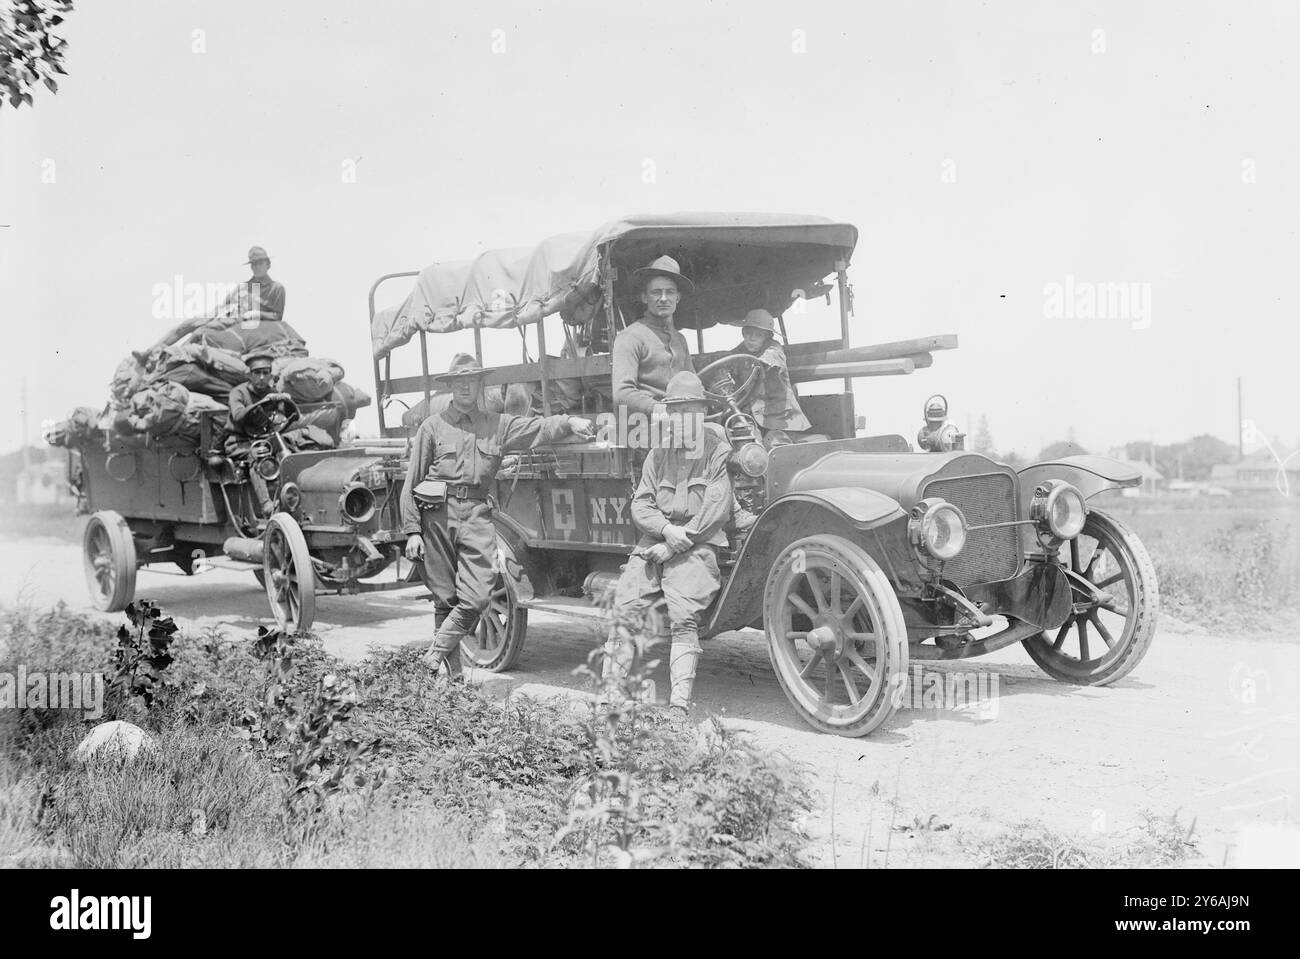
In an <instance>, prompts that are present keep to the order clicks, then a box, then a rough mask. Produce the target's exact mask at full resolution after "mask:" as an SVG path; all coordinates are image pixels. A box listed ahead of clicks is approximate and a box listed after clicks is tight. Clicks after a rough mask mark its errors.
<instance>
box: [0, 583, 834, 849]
mask: <svg viewBox="0 0 1300 959" xmlns="http://www.w3.org/2000/svg"><path fill="white" fill-rule="evenodd" d="M126 618H127V622H126V623H124V624H123V625H122V626H121V627H118V626H115V625H114V624H112V623H108V622H106V621H104V620H102V619H99V618H92V617H89V616H82V615H80V614H76V613H73V612H71V611H70V610H68V608H67V607H65V606H62V605H60V606H58V607H55V608H54V609H50V610H34V609H32V608H30V607H25V606H17V607H9V608H4V609H0V673H3V672H8V673H10V674H15V673H16V671H17V668H18V666H19V665H20V664H24V665H26V668H27V670H28V671H29V672H31V671H35V670H37V669H41V670H44V671H46V672H54V671H61V672H69V671H99V672H102V673H104V674H105V677H106V680H107V683H106V685H107V693H106V696H105V703H104V715H103V716H102V717H99V718H98V719H94V720H88V719H85V718H84V717H83V715H82V713H81V712H77V711H71V710H50V709H18V708H15V709H0V865H7V866H20V867H21V866H31V867H51V866H53V867H59V866H67V867H79V868H123V867H138V866H153V867H164V866H170V867H238V866H244V867H332V866H380V865H385V866H427V867H447V866H480V867H505V868H515V867H519V866H541V867H553V866H560V867H563V866H591V865H596V866H662V865H676V866H681V865H686V866H757V865H764V866H799V865H801V864H802V860H801V858H800V855H801V853H802V852H803V850H804V848H805V846H806V844H807V839H806V837H805V836H804V835H803V833H802V832H801V831H800V829H798V828H797V827H796V826H795V825H794V824H795V823H796V822H798V821H800V820H801V818H802V817H803V816H804V815H805V814H806V813H807V811H808V810H809V809H810V808H811V805H812V801H813V797H812V794H811V791H810V788H809V785H808V780H807V775H806V772H805V770H804V768H803V767H801V766H798V765H796V764H795V763H793V762H791V761H789V760H787V759H785V758H783V757H781V756H779V755H775V754H773V753H771V752H769V751H766V750H762V749H759V748H757V747H755V746H753V745H752V744H751V743H749V742H748V741H747V740H746V739H745V738H744V737H743V736H741V735H740V734H737V733H735V732H732V731H729V730H726V729H724V728H722V727H721V726H720V725H718V724H713V723H710V724H705V725H703V726H699V727H696V726H692V725H688V724H683V723H680V722H674V721H672V720H670V719H668V718H667V717H665V716H664V715H663V714H662V713H660V712H659V711H658V710H656V709H654V708H652V707H647V706H644V705H641V704H640V703H639V702H638V701H637V698H638V697H639V695H640V690H641V689H642V680H643V677H644V675H646V670H648V669H649V668H652V663H653V660H652V659H651V649H650V648H649V647H647V646H646V644H645V642H644V640H642V639H640V638H639V637H634V647H635V649H636V650H637V659H636V662H635V663H634V668H633V669H632V670H631V671H630V672H629V674H628V675H627V676H626V677H624V678H621V679H610V680H605V679H603V678H602V675H601V674H602V672H603V671H602V669H601V668H600V667H601V663H600V660H601V656H602V653H601V651H600V650H599V649H598V650H596V651H595V652H594V653H593V657H592V662H591V663H590V664H588V665H587V666H585V667H581V671H583V672H584V673H585V674H586V675H587V676H588V677H589V678H590V679H591V682H592V686H593V696H592V699H591V701H590V702H589V703H583V702H575V701H573V700H569V699H559V700H555V701H550V700H547V701H534V700H530V699H526V698H519V697H515V698H511V699H508V700H506V701H504V702H498V701H494V700H493V699H492V698H490V697H489V696H488V695H486V694H484V693H483V692H482V691H481V690H480V689H479V688H478V687H477V686H476V685H474V684H470V683H462V682H453V683H451V684H446V683H439V684H436V685H435V679H434V677H433V675H432V674H431V673H430V672H429V671H428V669H427V668H426V667H424V666H423V664H422V663H421V661H420V656H419V653H418V652H416V651H414V650H398V651H384V652H375V653H374V654H372V655H371V656H370V657H369V658H368V659H366V660H364V661H362V662H360V663H355V664H343V663H340V662H338V661H336V660H334V659H332V658H331V657H330V656H328V655H326V654H325V653H324V652H323V651H322V649H321V645H320V643H319V642H318V641H317V640H315V639H314V638H312V637H310V636H300V637H290V636H286V635H284V634H282V633H279V632H277V631H266V630H263V631H261V633H260V635H259V637H258V638H257V639H256V640H255V641H252V642H248V641H243V642H237V641H232V640H230V639H228V638H226V637H225V636H224V635H222V633H221V632H220V631H213V630H209V631H206V632H204V633H203V634H201V635H198V636H188V635H185V634H183V633H182V632H180V631H179V630H178V629H177V628H176V626H175V624H174V623H172V622H171V620H170V619H169V618H167V617H166V615H165V613H164V611H162V610H160V609H158V608H157V607H156V606H153V605H152V604H150V603H148V602H147V601H140V602H137V603H135V604H133V605H132V606H131V607H130V608H128V611H127V614H126ZM114 719H122V720H127V721H129V722H132V723H134V724H136V725H138V726H140V727H141V728H143V729H144V730H145V731H146V732H147V733H148V736H149V740H148V741H147V743H146V745H145V746H144V747H143V748H142V749H141V751H140V752H139V754H138V755H137V756H136V758H135V759H134V760H133V761H124V760H123V759H121V758H120V756H114V755H113V754H111V753H110V754H106V755H100V756H97V757H94V758H91V759H89V760H86V761H82V760H80V759H78V758H77V757H76V747H77V745H78V743H79V742H81V740H82V739H83V738H84V737H85V736H86V734H87V732H88V731H89V730H90V729H91V728H92V727H93V726H95V725H97V724H98V723H102V722H105V721H109V720H114Z"/></svg>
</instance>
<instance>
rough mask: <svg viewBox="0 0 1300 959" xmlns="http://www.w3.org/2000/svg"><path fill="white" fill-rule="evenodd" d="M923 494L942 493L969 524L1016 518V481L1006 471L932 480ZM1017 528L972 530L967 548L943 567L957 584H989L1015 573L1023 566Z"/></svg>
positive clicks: (946, 575)
mask: <svg viewBox="0 0 1300 959" xmlns="http://www.w3.org/2000/svg"><path fill="white" fill-rule="evenodd" d="M923 495H924V496H927V497H929V496H941V497H943V498H944V499H946V500H947V501H948V502H949V503H952V505H954V506H956V507H957V508H958V509H960V510H961V511H962V513H963V514H964V515H965V516H966V523H967V525H968V526H982V525H984V524H985V523H1009V522H1011V521H1013V520H1015V519H1016V484H1015V480H1014V479H1012V478H1011V477H1010V476H1008V475H1007V474H1006V473H985V474H983V475H980V476H948V477H942V478H940V479H936V480H931V481H930V483H929V484H928V485H927V486H926V487H925V492H924V494H923ZM1018 529H1019V528H1018V527H1015V526H1002V527H998V528H997V529H982V530H971V531H970V533H969V534H968V535H967V537H966V547H965V548H964V549H963V550H962V551H961V552H960V553H958V554H957V558H956V559H954V560H951V561H950V562H948V563H947V564H946V565H945V566H944V568H943V575H944V578H945V579H950V580H952V581H953V582H954V583H956V584H957V585H958V586H969V585H971V584H972V583H989V582H993V581H995V580H999V579H1007V578H1009V577H1011V576H1014V575H1015V574H1016V572H1017V571H1018V570H1019V568H1020V533H1019V531H1018Z"/></svg>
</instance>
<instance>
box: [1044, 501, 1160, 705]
mask: <svg viewBox="0 0 1300 959" xmlns="http://www.w3.org/2000/svg"><path fill="white" fill-rule="evenodd" d="M1098 531H1100V532H1101V533H1102V535H1104V536H1106V537H1108V538H1109V539H1110V540H1111V541H1112V542H1113V543H1115V544H1117V545H1118V546H1119V547H1120V548H1121V549H1123V550H1124V551H1125V552H1127V553H1128V556H1127V557H1126V558H1127V560H1128V562H1129V566H1130V568H1131V569H1132V570H1133V572H1134V574H1135V578H1136V582H1135V583H1134V584H1133V604H1132V608H1133V609H1134V611H1135V612H1136V615H1137V620H1136V623H1135V625H1134V628H1133V631H1132V635H1131V636H1130V637H1129V640H1128V643H1127V648H1126V649H1124V651H1123V652H1122V653H1121V654H1120V655H1119V656H1118V657H1116V658H1115V659H1114V660H1113V661H1111V662H1110V663H1107V664H1106V665H1105V666H1104V667H1093V668H1091V669H1079V668H1070V667H1068V666H1065V667H1063V666H1062V664H1061V662H1060V660H1059V658H1058V655H1057V654H1055V653H1053V651H1052V643H1051V641H1050V640H1049V639H1048V638H1047V636H1046V635H1045V634H1044V633H1039V634H1038V635H1037V636H1032V637H1030V638H1029V639H1026V640H1024V641H1023V642H1024V646H1025V652H1027V653H1028V654H1029V658H1030V659H1032V660H1033V661H1034V662H1035V663H1037V664H1038V667H1039V668H1040V669H1041V670H1042V671H1043V672H1045V673H1047V675H1049V676H1051V677H1052V678H1053V679H1055V680H1057V681H1059V682H1063V683H1071V684H1073V685H1076V686H1105V685H1108V684H1110V683H1113V682H1115V681H1116V680H1118V679H1121V678H1123V677H1124V676H1127V675H1128V674H1129V673H1130V672H1132V671H1133V669H1134V668H1135V667H1136V666H1137V664H1138V663H1140V662H1142V657H1144V656H1145V655H1146V654H1147V650H1148V649H1150V648H1151V642H1152V640H1154V639H1155V634H1156V622H1157V620H1158V619H1159V614H1160V589H1159V585H1158V584H1157V582H1156V568H1155V564H1154V563H1152V562H1151V557H1150V555H1148V553H1147V551H1146V547H1145V546H1143V545H1142V541H1141V540H1140V539H1138V537H1137V534H1136V533H1134V532H1133V531H1132V530H1131V529H1129V528H1128V526H1126V525H1125V524H1124V523H1122V522H1120V521H1119V520H1117V519H1116V518H1115V517H1113V516H1110V515H1108V514H1106V513H1104V512H1101V511H1100V510H1090V511H1089V512H1088V519H1087V521H1086V522H1085V523H1084V526H1083V533H1082V534H1081V535H1084V536H1093V537H1094V538H1098V539H1099V538H1100V537H1097V536H1096V533H1097V532H1098ZM1125 632H1126V633H1127V632H1128V626H1127V625H1126V626H1125Z"/></svg>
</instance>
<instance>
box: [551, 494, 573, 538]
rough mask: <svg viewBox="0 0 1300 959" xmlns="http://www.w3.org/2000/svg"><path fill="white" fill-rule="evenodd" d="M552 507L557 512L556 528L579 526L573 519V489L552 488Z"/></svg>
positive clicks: (564, 528) (563, 528)
mask: <svg viewBox="0 0 1300 959" xmlns="http://www.w3.org/2000/svg"><path fill="white" fill-rule="evenodd" d="M551 509H552V511H553V512H554V513H555V528H556V529H557V530H566V529H576V528H577V524H576V523H575V522H574V521H573V491H572V490H567V489H553V490H551Z"/></svg>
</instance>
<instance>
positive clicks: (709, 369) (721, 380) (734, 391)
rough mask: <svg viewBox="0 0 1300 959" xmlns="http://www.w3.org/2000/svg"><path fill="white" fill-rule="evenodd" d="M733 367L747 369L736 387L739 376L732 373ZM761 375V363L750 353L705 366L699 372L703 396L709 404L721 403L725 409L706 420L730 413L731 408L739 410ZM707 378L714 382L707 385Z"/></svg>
mask: <svg viewBox="0 0 1300 959" xmlns="http://www.w3.org/2000/svg"><path fill="white" fill-rule="evenodd" d="M733 367H742V368H743V367H748V373H746V374H745V375H744V378H743V380H740V383H739V385H737V380H738V379H739V374H733V373H732V368H733ZM719 374H721V375H719ZM762 375H763V363H762V361H761V360H759V358H758V357H757V356H754V355H752V354H750V353H733V354H732V355H731V356H724V357H722V358H721V359H717V360H714V361H713V362H712V363H709V364H708V365H707V366H705V367H704V369H702V370H700V371H699V377H700V380H701V381H702V382H704V383H705V395H707V396H708V397H709V400H710V402H713V403H721V404H723V405H724V406H725V407H726V409H724V410H722V411H720V412H718V413H714V414H712V415H711V416H709V417H708V418H709V419H710V420H716V419H718V418H720V417H722V416H724V415H727V414H729V413H731V412H732V407H734V408H735V409H740V405H741V404H742V403H744V402H745V400H747V399H748V398H749V395H750V393H752V392H753V391H754V387H755V386H756V385H757V384H758V381H759V379H760V378H761V377H762ZM709 377H715V382H714V383H709V382H708V378H709ZM728 384H730V385H731V387H732V388H731V389H727V385H728Z"/></svg>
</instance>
